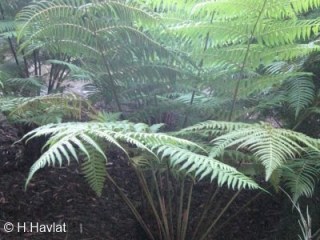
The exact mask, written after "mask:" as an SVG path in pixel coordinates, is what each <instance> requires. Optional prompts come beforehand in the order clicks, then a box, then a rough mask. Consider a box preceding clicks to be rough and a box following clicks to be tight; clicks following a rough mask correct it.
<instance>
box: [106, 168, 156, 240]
mask: <svg viewBox="0 0 320 240" xmlns="http://www.w3.org/2000/svg"><path fill="white" fill-rule="evenodd" d="M106 177H107V179H108V180H109V181H110V182H111V183H112V184H113V186H114V187H115V188H116V190H117V191H118V193H119V195H120V196H121V198H122V199H123V200H124V202H125V203H126V204H127V206H128V207H129V208H130V210H131V212H132V213H133V215H134V216H135V217H136V219H137V221H138V222H139V223H140V225H141V227H142V228H143V229H144V230H145V232H146V234H147V235H148V237H149V238H150V239H151V240H155V238H154V236H153V235H152V233H151V231H150V229H149V228H148V226H147V224H146V223H145V222H144V221H143V219H142V217H141V215H140V213H139V212H138V211H137V209H136V208H135V207H134V204H133V203H132V202H131V200H130V199H129V198H128V197H127V196H126V194H124V192H123V191H122V189H121V188H120V187H119V186H118V184H117V183H116V182H115V181H114V180H113V178H112V177H111V176H110V175H109V174H108V173H107V175H106Z"/></svg>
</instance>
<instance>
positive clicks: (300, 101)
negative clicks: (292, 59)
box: [287, 76, 315, 118]
mask: <svg viewBox="0 0 320 240" xmlns="http://www.w3.org/2000/svg"><path fill="white" fill-rule="evenodd" d="M287 91H288V92H287V94H288V103H289V106H290V107H291V108H292V109H293V110H294V111H295V117H296V118H297V117H298V115H299V113H300V112H301V110H303V109H305V108H306V107H308V106H309V105H310V104H311V103H312V101H313V100H314V97H315V86H314V84H313V81H312V78H311V77H310V76H301V77H297V78H293V79H289V82H288V90H287Z"/></svg>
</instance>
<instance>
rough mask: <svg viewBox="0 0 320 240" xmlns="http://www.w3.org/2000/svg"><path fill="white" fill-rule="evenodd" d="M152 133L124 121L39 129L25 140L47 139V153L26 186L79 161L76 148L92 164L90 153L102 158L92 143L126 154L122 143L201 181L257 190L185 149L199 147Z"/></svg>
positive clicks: (233, 172) (231, 170)
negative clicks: (48, 169) (51, 168)
mask: <svg viewBox="0 0 320 240" xmlns="http://www.w3.org/2000/svg"><path fill="white" fill-rule="evenodd" d="M153 131H155V129H153V128H149V127H148V126H147V125H145V124H134V123H130V122H127V121H122V122H108V123H96V122H89V123H62V124H50V125H46V126H42V127H39V128H38V129H35V130H33V131H31V132H29V133H28V134H26V135H25V136H24V139H27V141H29V140H31V139H33V138H35V137H39V136H48V135H50V137H49V140H48V141H47V143H46V145H45V146H44V148H47V147H48V150H47V151H46V152H45V153H44V154H43V155H42V156H41V157H40V158H39V159H38V160H37V161H36V162H35V163H34V164H33V165H32V167H31V169H30V173H29V176H28V179H27V182H26V186H27V184H28V183H29V181H30V180H31V178H32V176H33V175H34V174H35V172H36V171H38V170H39V169H40V168H42V167H44V166H46V165H54V164H55V163H56V162H58V163H59V164H60V165H61V164H62V162H63V158H67V160H68V162H70V160H71V158H74V159H76V160H78V154H77V151H76V148H78V152H82V153H83V154H85V157H86V158H88V161H91V160H92V159H91V156H90V151H91V150H90V149H92V150H94V151H96V152H98V154H99V155H101V156H103V157H105V156H104V153H103V151H102V149H101V147H100V146H99V145H98V144H97V143H96V140H94V139H98V140H99V141H104V142H106V143H109V144H111V145H114V146H116V147H117V148H119V149H121V150H123V151H124V152H125V153H126V150H125V148H124V147H123V145H122V144H123V143H126V144H131V145H134V146H136V147H138V148H139V149H141V150H144V151H147V152H148V153H149V154H151V155H153V156H154V159H159V158H158V157H161V158H164V157H169V158H170V161H171V164H172V165H174V166H177V165H179V169H180V170H181V171H182V170H183V169H185V170H187V172H194V173H195V175H196V176H199V178H200V179H202V178H203V177H205V176H207V175H209V176H210V178H211V180H213V179H216V178H217V180H218V183H219V184H220V185H223V184H227V185H228V186H229V187H231V188H258V185H257V184H256V183H254V182H253V181H252V180H251V179H249V178H248V177H246V176H244V175H243V174H241V173H240V172H238V171H237V170H236V169H234V168H233V167H230V166H228V165H226V164H223V163H221V162H219V161H217V160H215V159H213V158H211V157H207V156H205V155H200V154H198V153H194V152H191V151H190V150H187V149H186V148H187V147H189V148H190V147H191V148H194V149H198V150H197V151H198V152H199V151H200V152H201V151H202V152H203V149H202V148H201V147H200V146H199V145H197V144H195V143H193V142H190V141H188V140H184V139H181V138H176V137H172V136H169V135H166V134H161V133H153ZM93 136H94V138H93ZM105 158H106V157H105ZM158 161H159V160H158ZM88 164H89V163H88ZM180 165H181V166H180Z"/></svg>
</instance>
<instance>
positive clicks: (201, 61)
mask: <svg viewBox="0 0 320 240" xmlns="http://www.w3.org/2000/svg"><path fill="white" fill-rule="evenodd" d="M213 17H214V12H212V13H211V19H210V24H211V23H212V22H213ZM209 36H210V33H209V32H207V35H206V38H205V44H204V48H203V52H205V51H207V49H208V45H209ZM203 61H204V60H203V58H202V59H201V60H200V63H199V66H198V67H199V70H198V74H197V76H198V77H199V76H200V72H201V68H202V66H203ZM195 94H196V91H195V90H193V91H192V95H191V99H190V105H192V104H193V101H194V95H195ZM188 118H189V112H187V114H186V116H185V118H184V121H183V125H182V126H183V127H186V126H187V123H188Z"/></svg>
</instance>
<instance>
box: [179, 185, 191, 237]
mask: <svg viewBox="0 0 320 240" xmlns="http://www.w3.org/2000/svg"><path fill="white" fill-rule="evenodd" d="M193 186H194V183H193V182H192V183H191V185H190V189H189V194H188V203H187V208H186V209H185V211H184V213H183V221H182V229H181V239H179V240H185V239H186V234H187V228H188V223H189V214H190V207H191V200H192V191H193Z"/></svg>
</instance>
